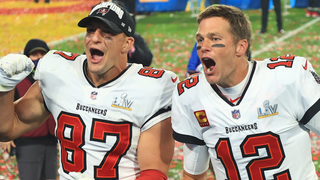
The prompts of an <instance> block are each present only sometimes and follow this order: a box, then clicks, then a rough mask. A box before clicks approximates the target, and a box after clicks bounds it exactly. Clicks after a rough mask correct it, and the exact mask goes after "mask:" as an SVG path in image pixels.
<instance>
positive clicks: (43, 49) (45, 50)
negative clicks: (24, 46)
mask: <svg viewBox="0 0 320 180" xmlns="http://www.w3.org/2000/svg"><path fill="white" fill-rule="evenodd" d="M36 50H42V51H44V52H46V53H47V52H48V50H47V49H45V48H43V47H35V48H33V49H31V50H30V51H29V54H31V53H33V52H34V51H36Z"/></svg>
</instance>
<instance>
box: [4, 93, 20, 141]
mask: <svg viewBox="0 0 320 180" xmlns="http://www.w3.org/2000/svg"><path fill="white" fill-rule="evenodd" d="M13 99H14V90H11V91H8V92H0V112H1V113H0V141H9V140H11V139H10V138H9V137H8V136H7V135H8V134H9V132H10V131H11V129H12V126H13V121H14V119H15V118H16V115H15V112H14V103H13Z"/></svg>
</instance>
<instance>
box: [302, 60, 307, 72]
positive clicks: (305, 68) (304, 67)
mask: <svg viewBox="0 0 320 180" xmlns="http://www.w3.org/2000/svg"><path fill="white" fill-rule="evenodd" d="M307 65H308V61H307V60H306V64H305V65H304V66H302V67H303V69H304V70H307V69H308V67H307Z"/></svg>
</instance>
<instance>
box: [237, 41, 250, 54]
mask: <svg viewBox="0 0 320 180" xmlns="http://www.w3.org/2000/svg"><path fill="white" fill-rule="evenodd" d="M248 46H249V44H248V41H247V40H246V39H241V40H240V41H239V42H238V43H237V46H236V55H237V56H243V55H246V51H247V49H248Z"/></svg>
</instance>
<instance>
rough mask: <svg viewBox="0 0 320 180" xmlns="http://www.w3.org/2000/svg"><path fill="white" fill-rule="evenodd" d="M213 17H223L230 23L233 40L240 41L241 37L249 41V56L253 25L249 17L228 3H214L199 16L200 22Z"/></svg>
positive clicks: (247, 52)
mask: <svg viewBox="0 0 320 180" xmlns="http://www.w3.org/2000/svg"><path fill="white" fill-rule="evenodd" d="M211 17H222V18H223V19H225V20H227V21H228V22H229V24H230V30H229V31H230V33H231V34H232V36H233V40H234V42H235V44H236V43H238V42H239V41H240V40H241V39H246V40H247V41H248V48H247V51H246V55H247V57H249V56H250V40H251V35H252V26H251V22H250V20H249V17H248V16H247V15H246V14H244V13H243V12H242V11H241V10H240V9H238V8H236V7H233V6H228V5H212V6H209V7H207V8H206V9H205V10H203V11H202V12H201V13H200V14H199V15H198V18H197V22H198V24H200V22H201V21H202V20H204V19H207V18H211Z"/></svg>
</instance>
